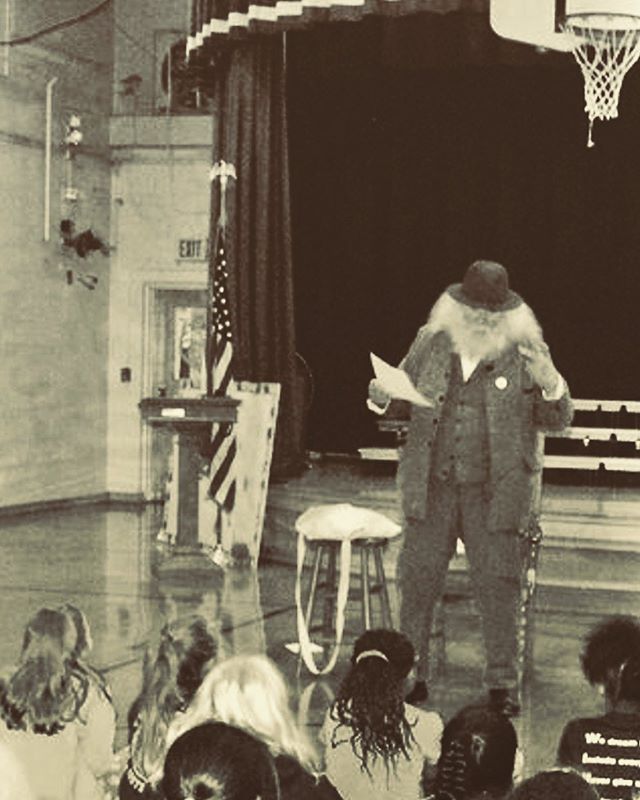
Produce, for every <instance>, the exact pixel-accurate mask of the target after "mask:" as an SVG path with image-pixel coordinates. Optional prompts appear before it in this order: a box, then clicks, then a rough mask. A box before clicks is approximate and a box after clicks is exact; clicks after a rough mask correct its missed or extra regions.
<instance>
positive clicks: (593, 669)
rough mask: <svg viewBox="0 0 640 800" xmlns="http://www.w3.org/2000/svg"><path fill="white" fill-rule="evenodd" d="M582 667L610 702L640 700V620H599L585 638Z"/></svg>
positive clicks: (614, 617) (639, 701)
mask: <svg viewBox="0 0 640 800" xmlns="http://www.w3.org/2000/svg"><path fill="white" fill-rule="evenodd" d="M582 669H583V671H584V674H585V677H586V678H587V680H588V681H589V683H591V684H592V685H594V686H601V687H602V688H603V689H604V692H605V695H606V697H607V700H608V701H609V702H610V703H617V702H619V701H621V700H628V701H631V702H637V703H640V621H638V620H637V619H636V618H635V617H631V616H613V617H607V618H606V619H604V620H602V621H601V622H600V623H598V625H596V626H595V627H594V628H593V629H592V630H591V631H590V632H589V633H588V635H587V637H586V639H585V645H584V650H583V652H582Z"/></svg>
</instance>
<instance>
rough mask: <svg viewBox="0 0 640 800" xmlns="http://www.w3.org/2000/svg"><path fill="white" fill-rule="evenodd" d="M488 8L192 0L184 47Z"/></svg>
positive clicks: (443, 2)
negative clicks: (337, 24)
mask: <svg viewBox="0 0 640 800" xmlns="http://www.w3.org/2000/svg"><path fill="white" fill-rule="evenodd" d="M463 10H464V11H482V12H488V10H489V0H350V1H349V4H348V5H345V4H344V3H342V2H340V0H311V1H309V0H299V2H290V0H192V4H191V22H190V31H189V37H188V40H187V53H188V54H189V56H190V58H192V59H193V58H195V59H196V60H197V61H201V62H202V61H206V60H207V58H208V56H209V54H210V53H211V52H215V51H216V48H218V47H220V45H221V44H222V45H223V44H224V43H225V41H228V40H230V39H231V40H233V39H238V38H245V37H247V36H251V35H253V34H272V33H282V32H283V31H288V30H300V29H302V28H309V27H312V26H316V25H318V24H320V23H326V22H338V21H344V22H346V21H349V22H357V21H360V20H363V19H365V18H367V17H370V16H391V17H400V16H404V15H405V14H416V13H436V14H446V13H449V12H452V11H463Z"/></svg>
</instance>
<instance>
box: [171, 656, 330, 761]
mask: <svg viewBox="0 0 640 800" xmlns="http://www.w3.org/2000/svg"><path fill="white" fill-rule="evenodd" d="M211 719H216V720H220V721H221V722H226V723H228V724H229V725H235V726H236V727H238V728H242V729H243V730H246V731H248V732H249V733H252V734H254V735H255V736H257V737H258V738H259V739H260V740H261V741H263V742H265V743H266V744H267V745H268V746H269V748H270V749H271V751H272V752H273V753H285V754H287V755H290V756H292V757H294V758H296V759H297V760H298V761H300V763H302V764H303V765H304V766H307V767H311V766H312V765H313V762H314V760H315V753H314V751H313V747H312V745H311V743H310V741H309V739H308V737H307V735H306V733H304V731H302V730H301V729H300V728H299V726H298V725H297V724H296V722H295V720H294V717H293V713H292V711H291V707H290V705H289V692H288V690H287V686H286V684H285V682H284V679H283V677H282V674H281V673H280V671H279V670H278V668H277V667H276V666H275V664H274V663H273V662H272V661H271V660H270V659H268V658H267V657H266V656H262V655H252V656H245V655H238V656H234V657H232V658H228V659H225V660H224V661H221V662H220V663H219V664H217V665H216V666H215V667H214V668H213V669H212V670H211V671H210V672H209V674H208V675H207V676H206V678H205V679H204V680H203V682H202V686H201V687H200V689H199V690H198V692H197V693H196V695H195V697H194V699H193V702H192V704H191V706H190V708H189V709H188V710H187V712H186V714H185V715H184V717H183V718H181V719H180V720H179V721H178V722H177V725H176V726H175V727H174V729H173V731H172V732H171V734H170V739H171V737H172V736H176V735H179V733H180V732H182V731H185V730H187V729H188V728H191V727H193V726H194V725H199V724H201V723H203V722H205V721H207V720H211Z"/></svg>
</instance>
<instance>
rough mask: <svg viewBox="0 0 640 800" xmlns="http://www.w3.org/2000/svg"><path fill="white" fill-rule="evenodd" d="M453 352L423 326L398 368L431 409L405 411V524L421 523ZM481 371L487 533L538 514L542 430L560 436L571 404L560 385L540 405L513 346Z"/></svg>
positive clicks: (401, 477)
mask: <svg viewBox="0 0 640 800" xmlns="http://www.w3.org/2000/svg"><path fill="white" fill-rule="evenodd" d="M451 353H452V345H451V339H450V337H449V335H448V334H447V333H446V332H444V331H438V332H436V333H433V332H431V331H429V330H428V329H427V328H426V326H424V327H423V328H421V329H420V331H419V332H418V335H417V336H416V339H415V341H414V342H413V344H412V346H411V348H410V350H409V352H408V354H407V356H406V357H405V358H404V360H403V361H402V364H401V366H402V368H403V369H404V370H405V372H406V373H407V374H408V375H409V377H410V378H411V379H412V381H413V382H414V384H415V385H416V386H417V388H418V389H419V390H420V391H421V392H422V393H423V394H424V395H425V396H426V397H428V398H430V399H432V400H433V401H434V407H433V408H420V407H418V406H412V407H411V414H410V421H409V430H408V434H407V440H406V443H405V445H404V446H403V447H402V448H401V453H400V465H399V469H398V481H399V487H400V491H401V494H402V507H403V512H404V515H405V516H406V517H410V518H415V519H424V518H425V516H426V508H427V492H428V484H429V470H430V466H431V447H432V444H433V440H434V438H435V436H436V433H437V430H438V419H439V415H440V409H441V408H442V405H443V403H444V400H445V396H446V393H447V388H448V382H449V377H450V367H451ZM479 369H480V370H482V381H483V386H484V392H485V408H486V412H487V430H488V433H489V457H490V458H489V460H490V495H491V502H490V511H489V520H488V527H489V530H521V529H523V528H525V527H526V526H527V525H528V523H529V520H530V516H531V514H532V513H534V514H535V513H537V511H538V508H539V502H540V491H541V482H542V464H543V457H544V452H543V448H544V431H545V430H562V429H563V428H565V427H566V426H567V425H569V424H570V422H571V419H572V416H573V408H572V403H571V398H570V396H569V391H568V389H567V387H566V383H565V392H564V394H563V395H562V397H561V398H560V399H559V400H552V401H548V400H545V399H544V398H543V396H542V391H541V389H540V388H539V387H538V386H537V385H536V384H534V383H533V381H532V378H531V376H530V374H529V372H528V370H527V368H526V366H525V360H524V358H523V357H522V356H521V355H520V353H519V352H518V350H517V348H516V347H514V348H512V349H510V350H508V351H506V352H505V353H504V354H503V355H501V356H500V357H499V358H497V359H496V360H495V361H492V362H483V363H482V364H481V365H480V366H479ZM499 378H501V379H502V380H498V379H499ZM505 380H506V385H505ZM500 387H504V388H500ZM394 406H395V407H396V409H397V408H398V406H397V404H396V403H393V404H392V406H391V408H390V409H389V412H390V414H391V415H394V411H393V407H394Z"/></svg>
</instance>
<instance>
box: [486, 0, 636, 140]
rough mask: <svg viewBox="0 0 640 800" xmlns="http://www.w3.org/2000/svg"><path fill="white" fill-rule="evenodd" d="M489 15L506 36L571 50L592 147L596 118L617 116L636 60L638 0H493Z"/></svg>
mask: <svg viewBox="0 0 640 800" xmlns="http://www.w3.org/2000/svg"><path fill="white" fill-rule="evenodd" d="M490 18H491V27H492V28H493V30H494V31H495V33H497V34H498V35H499V36H501V37H503V38H504V39H511V40H513V41H516V42H523V43H526V44H530V45H534V46H536V47H539V48H544V49H549V50H559V51H564V52H568V51H571V52H573V55H574V56H575V59H576V61H577V63H578V66H579V67H580V69H581V71H582V74H583V77H584V84H585V95H584V96H585V111H586V112H587V114H588V117H589V139H588V145H589V147H592V146H593V138H592V131H593V122H594V120H596V119H600V120H603V119H615V118H616V117H617V116H618V101H619V99H620V89H621V87H622V82H623V80H624V77H625V75H626V74H627V72H628V71H629V70H630V69H631V67H632V66H633V65H634V64H635V63H636V62H637V61H638V59H639V58H640V0H491V17H490Z"/></svg>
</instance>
